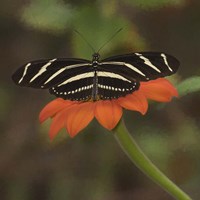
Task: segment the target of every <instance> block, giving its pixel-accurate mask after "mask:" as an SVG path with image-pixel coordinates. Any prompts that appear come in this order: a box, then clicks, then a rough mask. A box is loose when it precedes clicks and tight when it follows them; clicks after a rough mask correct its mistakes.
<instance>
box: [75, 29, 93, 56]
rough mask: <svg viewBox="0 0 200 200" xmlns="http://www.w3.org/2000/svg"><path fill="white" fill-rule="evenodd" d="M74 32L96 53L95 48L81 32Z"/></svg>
mask: <svg viewBox="0 0 200 200" xmlns="http://www.w3.org/2000/svg"><path fill="white" fill-rule="evenodd" d="M74 32H75V33H77V34H78V35H79V36H80V37H81V38H82V39H83V40H84V41H85V43H86V44H87V45H88V46H89V47H90V48H91V49H92V51H93V53H94V52H96V51H95V49H94V47H93V46H92V45H91V44H90V43H89V42H88V41H87V39H86V38H85V37H84V36H83V35H82V34H81V33H80V32H79V31H77V30H76V29H74Z"/></svg>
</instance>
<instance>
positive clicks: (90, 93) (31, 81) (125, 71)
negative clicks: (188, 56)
mask: <svg viewBox="0 0 200 200" xmlns="http://www.w3.org/2000/svg"><path fill="white" fill-rule="evenodd" d="M178 66H179V62H178V60H177V59H176V58H174V57H173V56H170V55H168V54H165V53H159V52H141V53H130V54H124V55H118V56H113V57H109V58H106V59H103V60H100V55H99V54H98V53H94V54H93V56H92V60H91V61H89V60H85V59H77V58H57V59H56V58H55V59H46V60H38V61H33V62H29V63H27V64H25V65H23V66H22V67H21V68H19V69H18V70H17V71H16V72H15V73H14V74H13V76H12V78H13V80H14V82H15V83H16V84H17V85H20V86H26V87H33V88H40V89H49V91H50V93H51V94H54V95H55V96H57V97H61V98H63V99H69V100H72V101H73V100H74V101H88V100H92V101H96V100H106V99H109V100H111V99H117V98H119V97H122V96H126V95H127V94H130V93H132V92H134V91H136V90H138V89H139V86H140V82H141V81H149V80H154V79H156V78H159V77H164V76H168V75H171V74H173V73H175V72H176V71H177V69H178Z"/></svg>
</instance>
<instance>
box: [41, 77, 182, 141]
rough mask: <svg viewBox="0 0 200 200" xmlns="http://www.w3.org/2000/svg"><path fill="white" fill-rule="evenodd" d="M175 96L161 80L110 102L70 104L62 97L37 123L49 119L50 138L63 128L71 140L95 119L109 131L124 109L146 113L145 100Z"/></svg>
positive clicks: (71, 102)
mask: <svg viewBox="0 0 200 200" xmlns="http://www.w3.org/2000/svg"><path fill="white" fill-rule="evenodd" d="M173 96H176V97H177V96H178V93H177V90H176V89H175V88H174V87H173V85H172V84H171V83H170V82H169V81H168V80H167V79H164V78H159V79H156V80H152V81H148V82H141V84H140V88H139V90H137V91H135V92H133V93H132V94H129V95H126V96H125V97H120V98H118V99H113V100H99V101H94V102H92V101H89V102H80V101H69V100H63V99H61V98H58V99H55V100H53V101H52V102H50V103H49V104H47V105H46V106H45V107H44V108H43V110H42V111H41V112H40V116H39V119H40V122H41V123H42V122H44V121H45V120H46V119H47V118H49V117H51V118H52V123H51V126H50V131H49V136H50V139H53V138H54V137H55V136H56V135H57V134H58V132H59V131H60V129H62V128H66V129H67V132H68V133H69V135H70V136H71V137H74V136H75V135H76V134H77V133H78V132H80V131H81V130H82V129H84V128H85V127H86V126H87V125H88V124H89V123H90V122H91V121H92V119H93V118H94V117H95V118H96V119H97V120H98V122H99V123H100V124H101V125H102V126H103V127H105V128H106V129H108V130H112V129H113V128H114V127H115V126H116V125H117V123H118V122H119V120H120V119H121V116H122V110H123V108H125V109H128V110H134V111H138V112H140V113H141V114H143V115H144V114H145V113H146V112H147V109H148V102H147V99H152V100H155V101H159V102H168V101H170V100H171V99H172V97H173Z"/></svg>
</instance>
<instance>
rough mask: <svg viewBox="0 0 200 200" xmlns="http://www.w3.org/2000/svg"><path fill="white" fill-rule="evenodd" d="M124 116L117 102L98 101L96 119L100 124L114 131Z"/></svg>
mask: <svg viewBox="0 0 200 200" xmlns="http://www.w3.org/2000/svg"><path fill="white" fill-rule="evenodd" d="M121 116H122V108H121V106H120V105H118V104H117V103H116V101H114V100H112V101H109V100H107V101H97V102H96V107H95V117H96V119H97V120H98V121H99V123H100V124H101V125H102V126H103V127H105V128H107V129H108V130H112V129H113V128H114V127H115V126H116V125H117V123H118V122H119V120H120V118H121Z"/></svg>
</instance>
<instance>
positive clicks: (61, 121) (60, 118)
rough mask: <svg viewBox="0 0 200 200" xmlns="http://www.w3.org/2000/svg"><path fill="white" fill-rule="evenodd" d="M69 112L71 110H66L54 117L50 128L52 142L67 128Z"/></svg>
mask: <svg viewBox="0 0 200 200" xmlns="http://www.w3.org/2000/svg"><path fill="white" fill-rule="evenodd" d="M68 110H69V108H67V109H64V110H62V111H60V112H58V113H56V115H55V116H54V117H53V120H52V122H51V126H50V130H49V137H50V139H51V140H53V139H54V137H55V136H56V135H57V134H58V132H59V131H60V129H62V128H64V127H65V122H66V117H67V115H68V114H70V113H69V112H68Z"/></svg>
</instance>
